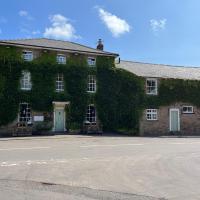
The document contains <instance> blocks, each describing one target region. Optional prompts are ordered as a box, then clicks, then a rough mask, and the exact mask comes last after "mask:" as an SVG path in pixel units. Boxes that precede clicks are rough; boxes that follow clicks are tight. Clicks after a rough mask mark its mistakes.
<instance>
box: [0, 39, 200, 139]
mask: <svg viewBox="0 0 200 200" xmlns="http://www.w3.org/2000/svg"><path fill="white" fill-rule="evenodd" d="M117 57H118V54H116V53H110V52H106V51H104V50H103V44H102V42H101V40H99V42H98V45H97V48H90V47H86V46H83V45H80V44H77V43H72V42H66V41H59V40H52V39H45V38H42V39H24V40H0V134H12V135H23V134H26V135H27V134H32V133H44V132H45V133H46V132H47V133H49V132H59V133H61V132H65V131H68V130H69V131H73V130H81V131H83V132H101V131H117V132H121V133H128V134H132V135H141V136H142V135H168V134H196V135H197V134H199V131H200V109H199V106H200V100H199V99H200V69H199V68H186V67H175V66H166V65H155V64H146V63H137V62H129V61H120V59H116V58H117ZM116 60H117V61H116Z"/></svg>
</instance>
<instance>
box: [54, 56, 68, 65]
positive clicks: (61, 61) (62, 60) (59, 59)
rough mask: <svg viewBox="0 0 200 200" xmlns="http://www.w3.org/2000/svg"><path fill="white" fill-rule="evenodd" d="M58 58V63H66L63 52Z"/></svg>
mask: <svg viewBox="0 0 200 200" xmlns="http://www.w3.org/2000/svg"><path fill="white" fill-rule="evenodd" d="M56 60H57V63H58V64H66V56H65V55H63V54H58V55H57V57H56Z"/></svg>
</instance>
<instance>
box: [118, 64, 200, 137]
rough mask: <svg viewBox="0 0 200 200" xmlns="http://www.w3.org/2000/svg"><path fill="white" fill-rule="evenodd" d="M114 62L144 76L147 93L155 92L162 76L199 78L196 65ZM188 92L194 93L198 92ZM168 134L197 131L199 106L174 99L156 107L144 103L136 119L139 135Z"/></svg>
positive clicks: (186, 133)
mask: <svg viewBox="0 0 200 200" xmlns="http://www.w3.org/2000/svg"><path fill="white" fill-rule="evenodd" d="M116 66H117V67H119V68H122V69H125V70H127V71H129V72H131V73H134V74H135V75H137V76H139V77H142V78H144V80H145V86H144V87H145V92H146V95H147V96H158V95H159V92H160V91H159V85H160V83H161V81H162V80H165V82H166V83H168V82H169V83H170V80H183V81H188V80H189V81H197V83H198V81H199V80H200V68H198V67H176V66H169V65H159V64H149V63H139V62H129V61H121V62H120V63H118V64H116ZM186 84H187V82H186ZM172 95H174V96H175V95H176V94H172ZM192 95H194V96H197V95H198V93H196V94H192ZM170 98H173V97H172V96H170ZM169 134H182V135H199V134H200V108H199V107H198V106H196V105H193V104H192V103H190V102H185V101H178V102H177V101H174V102H172V103H170V104H169V105H165V106H160V107H157V106H156V107H152V106H151V107H146V108H145V109H144V111H143V115H142V117H141V119H140V135H141V136H143V135H146V136H151V135H169Z"/></svg>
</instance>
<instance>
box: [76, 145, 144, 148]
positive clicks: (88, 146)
mask: <svg viewBox="0 0 200 200" xmlns="http://www.w3.org/2000/svg"><path fill="white" fill-rule="evenodd" d="M142 145H144V144H99V145H98V144H97V145H87V146H80V147H81V148H90V147H118V146H142Z"/></svg>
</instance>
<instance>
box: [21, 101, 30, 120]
mask: <svg viewBox="0 0 200 200" xmlns="http://www.w3.org/2000/svg"><path fill="white" fill-rule="evenodd" d="M19 122H27V124H31V123H32V115H31V108H30V104H29V103H20V104H19Z"/></svg>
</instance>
